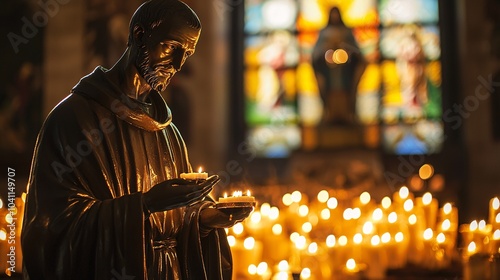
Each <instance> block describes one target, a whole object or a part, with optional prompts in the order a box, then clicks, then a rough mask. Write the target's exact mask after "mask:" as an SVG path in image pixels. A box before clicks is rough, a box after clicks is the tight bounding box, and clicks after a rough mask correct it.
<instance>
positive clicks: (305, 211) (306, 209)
mask: <svg viewBox="0 0 500 280" xmlns="http://www.w3.org/2000/svg"><path fill="white" fill-rule="evenodd" d="M307 214H309V207H307V205H300V207H299V216H301V217H305V216H307Z"/></svg>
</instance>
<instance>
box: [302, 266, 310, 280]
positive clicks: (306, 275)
mask: <svg viewBox="0 0 500 280" xmlns="http://www.w3.org/2000/svg"><path fill="white" fill-rule="evenodd" d="M310 278H311V270H310V269H309V268H307V267H305V268H303V269H302V271H301V272H300V279H301V280H302V279H304V280H307V279H310Z"/></svg>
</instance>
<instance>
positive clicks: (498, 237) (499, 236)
mask: <svg viewBox="0 0 500 280" xmlns="http://www.w3.org/2000/svg"><path fill="white" fill-rule="evenodd" d="M493 240H500V229H497V230H495V232H494V233H493Z"/></svg>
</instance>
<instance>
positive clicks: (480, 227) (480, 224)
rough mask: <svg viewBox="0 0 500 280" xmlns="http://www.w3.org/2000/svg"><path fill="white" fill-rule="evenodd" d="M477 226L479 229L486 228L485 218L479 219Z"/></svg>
mask: <svg viewBox="0 0 500 280" xmlns="http://www.w3.org/2000/svg"><path fill="white" fill-rule="evenodd" d="M477 228H478V229H479V230H484V229H485V228H486V221H485V220H481V221H479V223H478V224H477Z"/></svg>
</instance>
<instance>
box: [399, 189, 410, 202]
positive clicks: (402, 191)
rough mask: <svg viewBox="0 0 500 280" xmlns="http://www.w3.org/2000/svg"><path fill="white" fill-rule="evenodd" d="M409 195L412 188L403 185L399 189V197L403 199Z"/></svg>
mask: <svg viewBox="0 0 500 280" xmlns="http://www.w3.org/2000/svg"><path fill="white" fill-rule="evenodd" d="M408 195H410V190H409V189H408V188H407V187H406V186H402V187H401V189H399V197H400V198H401V199H406V198H408Z"/></svg>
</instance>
